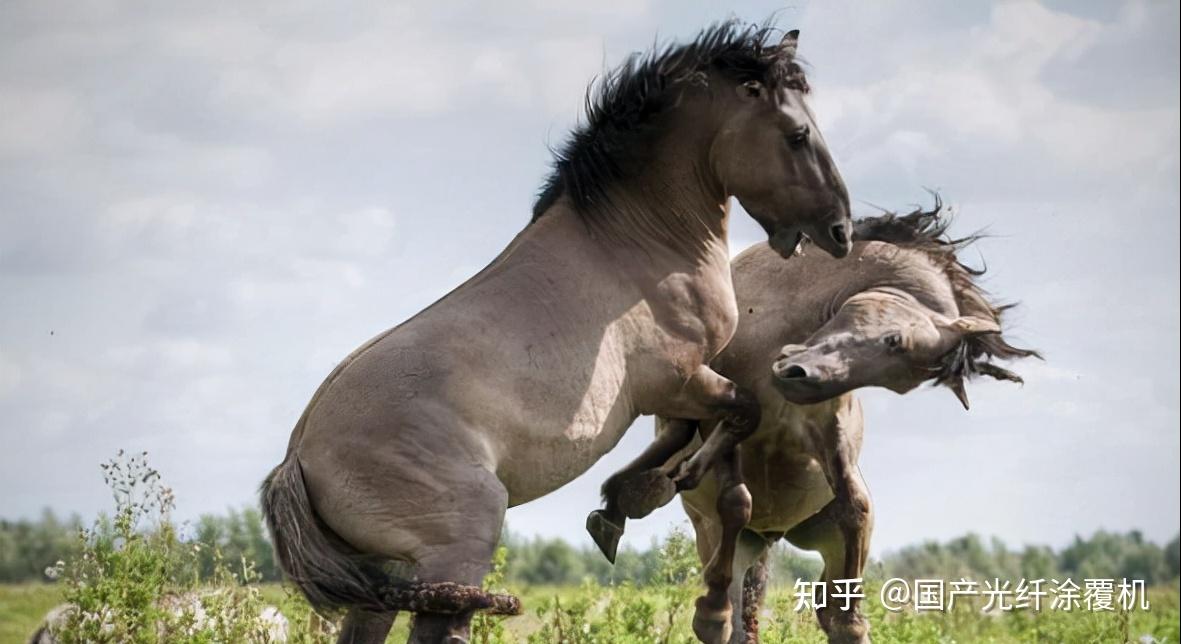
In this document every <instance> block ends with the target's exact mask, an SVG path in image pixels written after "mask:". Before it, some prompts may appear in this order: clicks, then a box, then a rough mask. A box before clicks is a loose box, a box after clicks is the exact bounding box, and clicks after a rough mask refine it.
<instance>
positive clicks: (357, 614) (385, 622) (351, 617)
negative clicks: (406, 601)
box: [336, 608, 398, 644]
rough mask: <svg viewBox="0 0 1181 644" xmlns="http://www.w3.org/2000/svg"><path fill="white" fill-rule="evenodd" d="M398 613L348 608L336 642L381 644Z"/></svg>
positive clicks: (344, 643)
mask: <svg viewBox="0 0 1181 644" xmlns="http://www.w3.org/2000/svg"><path fill="white" fill-rule="evenodd" d="M397 615H398V614H397V613H394V612H389V613H373V612H370V611H367V610H361V609H360V608H353V609H350V610H349V612H348V614H347V615H345V618H344V623H343V624H341V626H340V637H339V638H337V640H336V642H337V644H381V643H382V642H384V641H385V638H386V636H387V635H389V632H390V628H392V627H393V625H394V617H396V616H397Z"/></svg>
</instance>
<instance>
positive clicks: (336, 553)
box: [261, 22, 851, 643]
mask: <svg viewBox="0 0 1181 644" xmlns="http://www.w3.org/2000/svg"><path fill="white" fill-rule="evenodd" d="M796 42H797V33H796V32H794V31H793V32H788V33H787V34H786V35H784V36H783V37H782V38H780V37H779V36H778V35H777V34H776V33H775V30H773V29H771V28H768V27H757V26H752V27H743V26H740V25H737V24H735V23H732V22H731V23H724V24H721V25H718V26H714V27H712V28H709V29H706V30H704V31H703V32H702V33H701V34H700V35H699V36H698V37H697V39H696V40H694V41H693V42H690V43H688V44H684V45H679V46H671V47H668V48H664V49H658V50H653V51H652V52H650V53H648V54H647V55H643V56H633V57H631V58H629V59H628V61H627V62H626V63H624V64H623V65H622V66H621V67H619V68H618V69H616V70H615V71H613V72H611V73H610V74H608V75H607V77H606V78H605V80H604V81H603V82H602V83H601V84H600V85H599V88H598V90H597V92H595V93H594V94H593V96H592V97H591V98H590V99H589V100H588V109H587V115H586V124H585V125H584V126H583V127H581V128H580V129H578V130H577V131H576V132H574V134H573V135H572V138H571V140H570V142H569V143H568V144H567V145H566V146H565V148H564V149H563V150H562V152H561V153H560V154H559V156H558V159H557V161H556V164H555V165H556V168H555V171H554V173H553V175H552V177H551V178H550V179H549V180H548V182H547V183H546V185H545V187H544V189H543V191H542V193H541V196H540V197H539V199H538V201H537V204H536V206H535V208H534V212H533V218H532V221H531V223H530V224H529V225H528V226H527V227H526V228H525V229H524V230H523V231H522V232H521V233H519V234H518V235H517V237H516V238H515V239H514V240H513V241H512V242H511V243H510V244H509V246H508V247H507V248H506V249H505V250H504V251H503V252H502V253H501V254H500V256H498V257H497V258H496V259H495V260H493V262H492V263H491V264H490V265H489V266H488V267H486V268H485V269H484V270H482V271H481V272H480V273H478V274H477V275H476V276H475V277H473V278H471V279H470V280H468V281H467V282H466V283H464V284H463V285H462V286H460V287H458V288H457V289H455V290H454V291H452V292H451V293H449V294H448V295H446V296H445V297H444V298H443V299H441V300H439V301H438V302H436V303H435V304H433V305H431V306H430V307H428V308H426V309H425V310H423V311H422V312H421V313H419V314H417V315H415V316H414V317H412V318H411V319H410V320H408V321H406V322H404V323H403V324H401V325H400V326H398V327H396V328H394V329H392V330H389V331H386V332H385V333H382V334H381V335H379V336H377V337H376V338H374V339H373V340H370V341H369V342H368V343H367V344H365V345H363V346H362V347H360V348H359V349H357V350H356V351H355V352H354V353H353V354H352V355H350V356H349V357H348V358H346V359H345V360H344V361H343V362H342V363H341V364H340V365H339V366H338V367H337V368H336V369H335V370H334V371H333V372H332V373H331V374H330V375H329V376H328V378H327V379H326V380H325V382H324V383H323V384H322V385H321V386H320V388H319V390H318V391H317V392H316V393H315V395H314V396H313V398H312V400H311V402H310V403H309V404H308V407H307V409H306V410H305V411H304V413H303V416H302V417H301V418H300V419H299V421H298V423H297V424H296V427H295V429H294V431H293V432H292V435H291V439H290V442H289V445H288V450H287V454H286V457H285V459H284V460H283V462H282V463H281V464H280V465H279V466H278V467H276V468H275V469H274V471H272V472H271V474H270V475H269V476H268V477H267V480H266V481H265V482H264V484H263V486H262V493H261V494H262V503H263V507H264V511H265V516H266V520H267V523H268V525H269V527H270V530H271V533H272V536H273V539H274V543H275V547H276V554H277V558H278V561H279V562H280V564H281V566H282V568H283V570H284V572H285V573H286V574H287V576H288V577H289V578H290V579H291V580H292V581H293V582H294V583H296V584H297V585H298V586H299V587H300V588H301V589H302V591H303V593H304V594H305V595H306V596H307V597H308V599H309V600H310V601H311V602H312V603H313V604H314V605H316V606H318V607H326V608H338V607H342V608H347V609H348V613H347V616H346V618H345V624H344V628H343V631H342V634H341V640H342V641H349V642H381V641H384V639H385V637H386V634H387V632H388V631H389V629H390V626H391V624H392V623H393V620H394V617H395V614H396V612H397V611H400V610H405V611H411V612H415V613H416V617H415V620H414V624H413V628H412V631H411V636H410V638H411V641H412V642H430V643H435V642H464V641H466V638H467V636H468V628H469V622H470V620H471V617H472V613H473V611H475V610H481V609H483V610H492V611H499V612H510V613H511V612H515V611H519V603H518V602H517V601H516V600H515V598H512V597H507V596H497V595H489V594H487V593H484V592H483V591H481V589H480V587H479V584H480V582H481V580H482V578H483V577H484V575H485V573H486V572H487V571H488V569H489V566H490V560H491V556H492V554H493V550H494V548H495V547H496V543H497V540H498V538H499V537H500V533H501V525H502V522H503V518H504V512H505V509H506V508H507V507H511V506H514V505H518V504H521V503H526V502H528V501H531V500H533V499H536V498H538V497H540V496H542V495H545V494H548V493H549V492H552V491H553V490H556V489H557V488H558V487H560V486H562V485H564V484H565V483H567V482H569V481H571V480H572V479H574V478H575V477H577V476H578V475H579V474H581V473H583V472H584V471H586V470H587V469H588V468H589V467H590V466H591V465H592V464H594V463H595V461H597V460H598V459H599V458H600V457H601V456H602V455H603V454H605V453H606V452H607V451H608V450H610V449H611V448H612V447H613V446H614V445H615V444H616V443H617V442H618V441H619V439H620V438H621V437H622V435H623V433H624V431H625V430H626V429H627V428H628V427H629V426H630V425H631V424H632V422H633V421H634V420H635V419H636V418H637V417H638V416H639V415H641V414H660V415H663V416H666V417H670V418H686V419H702V420H706V419H709V420H717V421H719V428H720V429H719V430H718V431H716V432H714V433H713V434H712V435H711V436H710V438H709V439H708V440H707V441H706V442H705V444H704V446H703V449H702V450H701V451H700V452H699V453H698V454H697V455H696V456H695V457H694V458H693V459H690V460H689V461H688V464H687V466H686V467H685V469H684V470H683V471H682V472H681V476H680V478H681V480H682V482H683V486H684V487H692V486H693V485H694V484H695V483H696V482H697V481H699V480H700V478H701V476H703V474H704V472H705V470H706V468H707V467H708V466H709V464H710V463H712V462H713V461H714V460H717V461H718V464H717V466H716V469H715V471H717V472H719V476H720V480H721V481H722V483H721V485H720V487H718V488H716V489H718V490H719V491H718V493H717V494H718V496H719V499H718V507H719V509H720V510H723V511H724V512H723V514H722V515H721V517H722V523H723V525H724V526H725V530H724V536H723V538H722V539H721V540H720V541H721V542H722V545H721V546H719V548H720V550H721V551H722V552H721V554H722V555H723V556H722V557H720V558H719V559H718V560H719V561H728V560H729V557H730V556H732V555H733V548H734V540H735V539H736V538H737V535H738V531H739V529H740V528H741V526H742V525H743V524H744V523H745V520H746V518H747V517H748V515H749V499H750V497H749V495H748V494H747V492H746V491H745V488H743V487H742V485H741V479H740V472H738V470H737V468H736V467H734V460H733V453H734V450H733V445H734V444H735V443H736V442H737V441H738V440H741V439H742V438H743V437H745V436H746V435H749V433H750V432H751V431H753V430H754V428H755V427H756V426H757V424H758V414H759V407H758V404H757V402H756V400H755V399H754V397H753V396H751V395H749V394H746V393H744V392H743V391H741V390H740V389H739V388H738V387H736V386H735V385H734V383H733V382H731V381H730V380H728V379H726V378H724V377H722V376H720V375H718V373H717V372H715V371H714V370H713V369H711V368H710V367H709V366H707V365H708V363H709V362H710V360H712V359H713V358H714V357H715V356H716V354H717V353H718V352H719V351H721V350H722V348H723V347H724V346H725V345H726V343H727V342H728V341H729V340H730V337H731V335H732V334H733V332H734V328H735V325H736V324H737V320H738V310H737V308H736V305H735V301H734V292H733V288H732V285H731V278H730V265H729V251H728V248H727V237H726V233H727V227H728V217H729V212H730V211H729V207H728V204H729V203H730V198H731V197H736V198H737V199H738V200H739V201H740V202H741V203H742V204H743V206H744V207H745V208H746V210H747V211H748V212H750V213H751V214H752V216H753V217H754V218H755V219H756V220H757V221H758V222H759V223H760V224H761V225H762V227H763V228H764V229H765V230H766V232H767V234H768V236H769V240H770V244H771V246H772V247H773V248H774V249H775V252H776V253H777V254H778V255H779V256H782V257H780V260H782V258H783V257H787V256H789V255H791V254H792V253H793V252H794V251H795V249H796V247H797V244H798V243H799V242H800V240H801V238H802V236H803V235H806V236H807V237H809V238H810V239H811V240H812V241H813V242H814V243H815V244H817V245H818V246H819V247H821V248H823V249H824V250H826V251H828V252H829V253H831V254H833V255H834V256H837V257H840V256H844V255H846V254H848V251H849V247H850V245H851V239H850V235H849V229H850V228H849V227H850V224H849V221H848V195H847V192H846V190H845V187H844V185H843V184H842V182H841V179H840V176H839V174H838V172H837V169H836V168H835V166H834V165H833V161H832V159H831V157H830V155H829V152H828V150H827V148H826V147H825V144H824V140H823V138H822V137H821V136H820V133H819V132H818V131H817V128H816V123H815V121H814V119H813V116H812V113H811V112H810V111H809V108H808V106H807V104H806V103H805V99H806V96H805V95H806V94H807V91H808V85H807V81H806V80H805V77H804V74H803V71H802V70H801V68H800V66H799V65H798V64H797V62H796V61H795V51H796ZM727 543H728V545H727ZM727 549H728V551H727ZM730 568H731V567H730V566H729V565H728V563H727V564H724V565H715V566H712V567H711V569H710V571H709V575H708V577H709V592H708V594H707V595H706V596H705V597H704V598H702V599H701V600H699V602H698V612H697V615H696V619H695V628H696V629H697V630H698V632H699V633H700V634H701V635H702V637H704V638H706V639H707V640H709V641H724V640H725V639H726V638H727V637H728V630H729V627H730V607H729V600H728V598H727V594H726V592H727V588H728V587H729V586H730V583H731V579H730Z"/></svg>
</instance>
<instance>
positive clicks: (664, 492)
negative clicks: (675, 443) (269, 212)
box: [616, 469, 677, 519]
mask: <svg viewBox="0 0 1181 644" xmlns="http://www.w3.org/2000/svg"><path fill="white" fill-rule="evenodd" d="M618 489H619V492H618V498H617V499H616V501H617V502H618V503H619V509H620V510H622V511H623V514H624V515H625V516H627V518H629V519H642V518H644V517H646V516H648V515H649V514H652V513H653V512H655V511H656V510H657V509H658V508H661V507H664V506H665V505H667V504H668V502H669V501H672V500H673V497H675V496H676V495H677V486H676V484H675V483H673V480H672V479H671V478H669V477H668V475H667V474H665V473H664V472H662V471H661V470H657V469H652V470H644V471H642V472H636V473H635V474H633V475H631V476H629V477H627V479H625V480H624V481H622V482H621V485H620V486H619V488H618Z"/></svg>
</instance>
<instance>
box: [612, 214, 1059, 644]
mask: <svg viewBox="0 0 1181 644" xmlns="http://www.w3.org/2000/svg"><path fill="white" fill-rule="evenodd" d="M939 210H940V208H939V206H938V204H937V205H936V208H935V210H934V211H932V212H919V211H916V212H914V213H912V214H910V215H907V216H905V217H895V216H893V215H884V216H882V217H875V218H869V219H863V220H859V221H858V222H856V224H855V226H854V239H855V240H856V243H855V244H854V245H853V251H852V254H851V255H850V257H849V258H848V259H845V260H841V261H840V262H836V261H833V260H832V259H830V258H828V257H825V256H823V255H819V254H816V253H805V254H804V255H803V256H800V257H797V258H794V259H792V260H791V261H790V262H781V261H780V260H779V258H778V257H776V256H775V255H774V253H772V252H771V250H770V249H769V248H768V247H767V246H766V245H758V246H755V247H752V248H750V249H748V250H746V251H745V252H743V253H742V254H741V255H739V256H738V257H737V258H735V259H734V262H733V270H734V290H735V294H736V296H737V299H738V305H739V310H740V312H741V315H740V317H739V323H738V329H737V331H736V333H735V335H734V339H733V340H732V341H731V342H730V344H729V345H728V346H727V347H726V349H725V350H724V351H723V352H722V353H721V354H720V355H719V356H718V358H717V359H716V360H714V362H713V363H712V366H713V367H714V368H715V369H716V370H717V371H718V373H721V374H724V375H725V376H726V377H728V378H731V379H732V380H733V381H734V382H735V383H737V384H738V385H739V386H740V387H743V388H747V389H749V390H750V391H752V392H754V394H755V395H756V397H757V398H758V401H759V405H760V406H761V407H762V415H761V419H762V420H761V423H760V425H759V427H758V429H757V430H756V431H755V433H754V434H753V435H752V436H751V437H750V438H748V439H746V441H744V442H743V444H742V463H741V467H742V472H743V474H744V478H745V480H746V484H747V485H748V486H749V489H750V493H751V495H752V497H753V510H752V516H751V520H750V523H749V526H748V527H747V529H746V530H744V531H743V532H742V535H741V538H740V539H739V544H738V550H737V553H736V554H737V556H736V557H735V561H734V573H733V584H732V586H731V588H730V599H731V601H732V602H733V603H734V605H735V606H736V607H741V608H736V610H735V613H734V630H733V633H734V635H733V637H732V639H731V642H733V643H736V644H742V643H747V644H752V643H754V642H757V641H758V619H757V615H758V609H759V603H760V602H761V601H762V595H763V590H764V582H765V579H766V572H765V564H766V553H767V550H768V548H769V547H770V545H771V544H773V543H774V542H775V541H776V540H778V539H779V538H781V537H786V539H787V540H788V541H789V542H791V543H792V544H794V545H796V546H798V547H800V548H804V549H807V550H818V551H819V552H820V553H821V555H822V556H823V558H824V573H823V580H824V581H825V582H826V583H828V584H831V582H832V581H833V580H834V579H855V578H859V577H861V573H862V569H863V568H864V566H865V563H866V556H867V554H868V549H869V536H870V531H871V529H872V516H873V515H872V506H871V503H870V498H869V494H868V491H867V490H866V486H865V482H864V481H863V480H862V478H861V472H860V470H859V469H858V467H857V459H858V456H859V454H860V451H861V441H862V429H863V421H862V416H861V405H860V403H859V402H858V401H857V399H856V397H855V396H854V395H853V393H851V392H852V391H853V390H855V389H857V388H860V387H870V386H877V387H885V388H887V389H891V390H893V391H895V392H898V393H906V392H908V391H910V390H912V389H914V388H915V387H917V386H919V385H920V384H922V383H924V382H928V381H930V382H934V383H935V384H939V385H945V386H947V387H948V388H949V389H950V390H951V391H952V392H954V393H955V395H956V397H957V398H958V399H959V400H960V402H961V403H963V405H964V408H965V409H966V408H967V407H968V398H967V394H966V392H965V389H964V380H965V379H967V378H970V377H971V376H973V375H976V374H983V375H988V376H991V377H993V378H997V379H1000V380H1009V381H1013V382H1021V379H1020V378H1019V377H1018V376H1017V375H1016V374H1014V373H1012V372H1011V371H1008V370H1006V369H1004V368H1001V367H999V366H997V365H995V364H993V363H992V362H990V361H989V359H990V358H1001V359H1012V358H1023V357H1027V356H1036V355H1037V354H1036V353H1035V352H1033V351H1028V350H1025V349H1018V348H1014V347H1013V346H1010V345H1009V344H1008V343H1007V342H1006V341H1005V340H1004V338H1003V337H1002V336H1001V312H1002V311H1003V310H1004V308H1005V307H998V306H996V305H994V304H992V303H990V302H989V300H988V299H987V297H986V296H985V294H984V292H983V291H982V290H981V289H980V288H979V286H977V285H976V284H975V283H974V281H973V280H974V278H975V277H976V276H977V275H978V274H979V272H978V271H974V270H973V269H970V268H968V267H966V266H964V265H963V264H961V263H960V262H959V261H958V260H957V259H956V251H957V250H958V249H960V248H962V247H963V246H964V245H966V244H968V243H970V242H971V241H972V239H973V238H968V239H963V240H951V239H949V238H947V237H946V235H945V233H944V231H945V230H946V226H947V220H946V219H945V218H941V217H940V215H939ZM776 356H778V357H776ZM772 364H773V365H774V366H773V368H768V367H769V366H770V365H772ZM683 425H685V423H683V422H680V421H666V420H663V419H662V420H661V421H659V422H658V425H657V431H658V440H657V441H656V442H655V443H654V445H659V446H661V448H662V449H664V450H666V451H665V454H666V455H667V454H668V453H669V451H671V450H675V449H676V448H677V447H680V446H683V445H684V444H685V441H691V440H692V439H693V436H692V434H691V433H686V432H685V430H684V428H683ZM649 456H651V457H652V458H656V457H655V456H652V455H651V454H650V455H649ZM677 460H678V459H677V458H675V457H674V458H671V459H670V463H676V462H677ZM663 471H665V472H666V473H671V471H672V467H671V466H666V467H665V468H664V470H663ZM617 476H620V477H621V478H624V479H626V478H627V477H628V474H622V475H617ZM618 485H619V484H618V482H617V481H609V483H608V485H605V486H604V493H605V495H607V501H608V503H607V509H606V510H604V511H600V512H603V513H605V514H607V515H608V516H609V517H611V519H612V520H613V521H614V522H615V523H617V524H618V525H620V526H622V524H623V519H624V516H625V515H627V516H632V517H638V516H642V515H643V514H645V513H646V512H648V511H650V508H640V509H636V508H634V507H632V506H633V505H635V502H634V500H633V498H632V497H634V496H635V495H637V494H639V493H638V492H637V491H636V490H633V489H630V488H627V489H622V490H619V491H616V490H617V489H618V488H617V486H618ZM717 490H718V488H717V482H716V481H715V480H714V478H713V477H707V478H706V479H705V481H704V482H703V484H702V485H701V486H700V487H698V488H696V489H694V490H691V491H684V492H682V493H681V501H682V504H683V505H684V508H685V511H686V512H687V513H688V515H689V517H690V519H691V520H692V522H693V528H694V531H695V532H696V536H697V548H698V553H699V554H700V556H701V560H702V562H708V561H710V560H711V558H712V557H713V554H714V551H715V549H716V547H717V544H718V542H719V541H720V539H721V538H722V536H723V534H724V530H725V525H724V523H725V521H724V516H723V515H721V514H720V513H719V512H718V509H717V508H715V507H714V505H713V500H714V498H715V495H716V494H717ZM744 578H745V592H744V587H743V580H744ZM832 590H833V588H832V587H831V586H829V588H828V592H829V596H831V593H832ZM852 608H853V609H852V610H850V611H841V610H839V609H838V608H834V607H829V608H826V609H821V610H819V611H818V613H817V617H818V618H819V620H820V624H821V626H822V628H823V629H824V630H825V632H826V633H827V634H828V636H829V639H830V641H833V642H868V641H869V638H868V631H869V625H868V623H867V622H866V621H865V618H864V617H863V616H862V615H861V614H860V612H858V608H857V607H856V606H853V607H852Z"/></svg>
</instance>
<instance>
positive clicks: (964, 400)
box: [947, 377, 971, 411]
mask: <svg viewBox="0 0 1181 644" xmlns="http://www.w3.org/2000/svg"><path fill="white" fill-rule="evenodd" d="M947 388H948V389H950V390H951V393H953V394H955V397H956V399H957V400H959V401H960V404H961V405H963V406H964V410H965V411H967V410H968V409H971V407H970V406H969V405H968V390H967V389H965V388H964V379H963V378H960V377H956V378H953V379H952V380H949V381H948V383H947Z"/></svg>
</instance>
